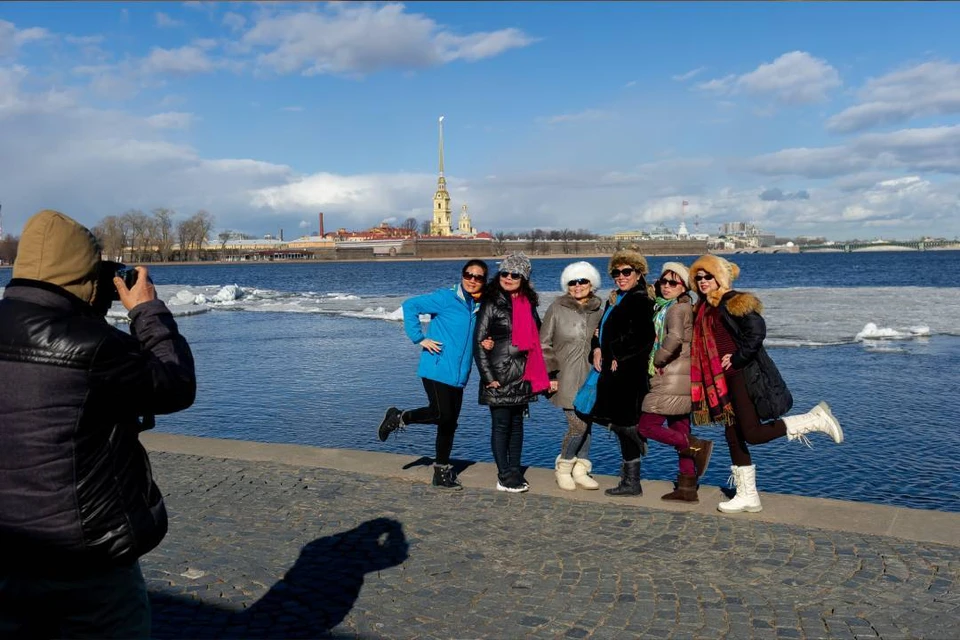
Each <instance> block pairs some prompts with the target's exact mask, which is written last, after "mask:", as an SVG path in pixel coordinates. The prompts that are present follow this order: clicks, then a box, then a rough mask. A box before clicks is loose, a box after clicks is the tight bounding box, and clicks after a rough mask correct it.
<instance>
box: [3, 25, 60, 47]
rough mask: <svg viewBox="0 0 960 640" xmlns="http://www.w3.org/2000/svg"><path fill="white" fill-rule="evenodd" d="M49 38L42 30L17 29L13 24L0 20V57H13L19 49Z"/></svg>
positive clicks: (37, 28)
mask: <svg viewBox="0 0 960 640" xmlns="http://www.w3.org/2000/svg"><path fill="white" fill-rule="evenodd" d="M49 37H50V32H49V31H47V30H46V29H44V28H41V27H29V28H27V29H17V26H16V25H15V24H14V23H12V22H7V21H6V20H0V56H14V55H16V53H17V52H18V51H19V49H20V47H22V46H24V45H26V44H29V43H31V42H37V41H40V40H46V39H47V38H49Z"/></svg>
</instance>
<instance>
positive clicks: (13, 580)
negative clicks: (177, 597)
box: [0, 549, 150, 638]
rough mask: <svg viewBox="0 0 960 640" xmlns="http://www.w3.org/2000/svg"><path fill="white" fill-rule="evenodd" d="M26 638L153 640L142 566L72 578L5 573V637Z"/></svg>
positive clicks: (0, 629)
mask: <svg viewBox="0 0 960 640" xmlns="http://www.w3.org/2000/svg"><path fill="white" fill-rule="evenodd" d="M4 553H16V551H15V550H13V549H7V550H6V551H5V552H4ZM23 637H32V638H37V637H44V638H51V637H58V638H149V637H150V601H149V600H147V587H146V584H145V583H144V581H143V574H142V573H140V564H139V563H138V562H134V563H133V564H129V565H125V566H122V567H110V568H106V569H102V570H99V571H95V572H90V573H84V574H77V575H74V576H71V577H69V578H66V577H64V578H50V577H38V576H34V575H31V573H30V570H29V569H26V570H22V571H18V572H6V571H4V570H0V638H23Z"/></svg>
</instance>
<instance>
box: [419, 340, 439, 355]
mask: <svg viewBox="0 0 960 640" xmlns="http://www.w3.org/2000/svg"><path fill="white" fill-rule="evenodd" d="M420 346H421V347H423V348H424V349H426V350H427V351H429V352H430V353H433V354H437V353H440V352H441V351H443V343H442V342H437V341H436V340H431V339H430V338H424V339H423V340H421V341H420Z"/></svg>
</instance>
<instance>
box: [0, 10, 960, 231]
mask: <svg viewBox="0 0 960 640" xmlns="http://www.w3.org/2000/svg"><path fill="white" fill-rule="evenodd" d="M958 31H960V5H958V4H956V3H876V4H874V3H720V2H714V3H675V4H666V3H609V4H607V3H490V4H485V3H476V2H469V3H466V2H463V3H408V4H397V3H363V4H358V3H336V4H332V5H328V4H304V3H208V2H202V3H190V2H187V3H174V2H164V3H96V4H86V3H79V2H77V3H62V4H54V3H39V2H35V3H6V4H3V5H0V140H2V141H3V147H4V151H3V153H2V154H0V176H3V179H2V180H0V202H2V204H3V222H4V231H5V232H14V233H16V232H17V231H18V230H19V228H20V227H21V226H22V224H23V222H24V221H25V220H26V218H27V217H29V215H30V214H32V213H33V212H35V211H36V210H39V209H41V208H46V207H52V208H57V209H60V210H62V211H64V212H66V213H68V214H70V215H73V216H74V217H76V218H77V219H79V220H81V221H82V222H84V223H87V224H91V225H92V224H95V223H96V222H97V221H98V220H99V219H101V218H102V217H104V216H106V215H110V214H117V213H122V212H123V211H125V210H128V209H131V208H139V209H143V210H150V209H153V208H155V207H170V208H173V209H175V210H176V211H178V212H179V213H180V214H181V215H190V214H192V213H193V212H195V211H196V210H198V209H201V208H202V209H206V210H208V211H210V212H211V213H213V214H214V216H215V219H216V223H217V224H216V226H217V229H218V230H222V229H232V230H239V231H244V232H248V233H255V234H262V233H267V232H276V230H277V229H278V228H281V227H282V228H284V229H285V230H286V231H285V233H286V235H287V236H290V235H294V234H296V233H308V232H310V231H315V230H316V222H315V221H316V213H317V212H318V211H324V212H325V214H326V220H327V226H328V227H330V226H345V227H348V228H359V227H366V226H370V225H373V224H377V223H379V222H381V221H383V220H388V221H397V220H403V219H405V218H407V217H410V216H413V217H417V218H419V219H425V218H427V217H428V216H429V215H430V207H431V198H432V194H433V190H434V188H435V185H436V134H437V130H436V126H437V118H438V116H439V115H441V114H443V115H445V121H444V126H445V137H446V140H447V148H446V161H447V166H446V169H447V176H448V182H449V185H450V188H451V191H452V195H453V205H454V207H455V209H457V210H459V207H460V205H461V204H463V203H468V204H469V207H470V211H471V214H472V216H473V219H474V224H475V226H477V227H478V228H479V229H484V230H491V231H496V230H521V229H529V228H532V227H535V226H538V227H541V228H547V229H553V228H557V229H559V228H564V227H570V228H590V229H593V230H595V231H599V232H613V231H618V230H624V229H640V228H645V229H652V228H654V227H655V226H656V225H659V224H667V225H668V226H674V227H675V226H676V225H677V224H678V223H679V221H680V202H681V201H682V200H687V201H688V202H689V203H690V205H689V207H688V209H687V218H688V220H687V222H688V225H689V226H692V225H691V223H692V222H693V220H694V217H695V216H696V217H697V218H698V219H699V221H700V225H701V230H703V231H713V230H715V229H716V227H717V226H718V225H719V224H721V223H723V222H727V221H734V220H749V221H755V222H757V223H759V224H761V225H762V226H763V227H765V228H767V229H769V230H771V231H774V232H776V233H777V234H778V235H790V236H794V235H825V236H828V237H831V238H836V239H841V238H853V237H861V238H868V237H878V236H879V237H912V236H917V235H922V234H929V235H944V236H948V237H954V236H957V235H960V215H958V214H960V121H958V115H960V44H958V38H956V33H957V32H958Z"/></svg>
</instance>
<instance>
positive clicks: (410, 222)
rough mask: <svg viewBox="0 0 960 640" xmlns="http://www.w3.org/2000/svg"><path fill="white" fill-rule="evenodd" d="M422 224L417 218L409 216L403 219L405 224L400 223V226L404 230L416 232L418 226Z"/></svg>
mask: <svg viewBox="0 0 960 640" xmlns="http://www.w3.org/2000/svg"><path fill="white" fill-rule="evenodd" d="M419 226H420V223H419V222H417V219H416V218H412V217H411V218H407V219H406V220H404V221H403V224H401V225H400V228H401V229H403V230H404V231H409V232H410V233H416V232H417V227H419Z"/></svg>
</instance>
